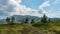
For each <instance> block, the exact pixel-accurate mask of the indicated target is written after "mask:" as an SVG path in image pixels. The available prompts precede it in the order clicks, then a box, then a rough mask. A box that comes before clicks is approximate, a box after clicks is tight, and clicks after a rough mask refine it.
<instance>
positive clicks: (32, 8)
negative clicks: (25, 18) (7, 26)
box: [0, 0, 60, 19]
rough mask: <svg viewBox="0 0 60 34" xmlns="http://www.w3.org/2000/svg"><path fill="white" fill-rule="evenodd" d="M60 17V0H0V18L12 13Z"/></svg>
mask: <svg viewBox="0 0 60 34" xmlns="http://www.w3.org/2000/svg"><path fill="white" fill-rule="evenodd" d="M44 13H45V14H46V15H47V16H48V17H49V18H60V0H0V19H4V18H6V17H10V16H13V15H30V16H38V17H41V16H42V15H43V14H44Z"/></svg>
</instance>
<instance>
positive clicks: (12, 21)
mask: <svg viewBox="0 0 60 34" xmlns="http://www.w3.org/2000/svg"><path fill="white" fill-rule="evenodd" d="M14 20H15V18H14V17H12V19H11V25H12V24H13V23H14Z"/></svg>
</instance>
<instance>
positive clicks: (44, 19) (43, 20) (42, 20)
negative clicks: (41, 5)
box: [41, 14, 47, 23]
mask: <svg viewBox="0 0 60 34" xmlns="http://www.w3.org/2000/svg"><path fill="white" fill-rule="evenodd" d="M41 22H43V23H46V22H47V16H46V15H45V14H44V15H43V17H42V18H41Z"/></svg>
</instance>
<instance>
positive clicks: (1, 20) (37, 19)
mask: <svg viewBox="0 0 60 34" xmlns="http://www.w3.org/2000/svg"><path fill="white" fill-rule="evenodd" d="M11 17H14V18H15V21H18V22H21V21H22V20H25V19H26V17H28V19H29V21H31V20H32V19H34V20H35V21H40V17H37V16H30V15H25V16H23V15H13V16H11ZM11 17H10V18H11ZM49 19H50V20H60V18H49ZM5 20H6V19H0V22H6V21H5Z"/></svg>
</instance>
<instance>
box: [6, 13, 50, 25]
mask: <svg viewBox="0 0 60 34" xmlns="http://www.w3.org/2000/svg"><path fill="white" fill-rule="evenodd" d="M28 20H29V19H28V17H26V19H25V21H22V22H23V23H28ZM14 21H15V18H14V17H12V18H9V17H7V18H6V22H7V23H8V24H9V25H13V23H14ZM40 22H41V23H48V22H50V19H48V17H47V16H46V15H45V14H44V15H43V17H41V20H40ZM30 23H31V24H33V23H35V21H34V19H32V20H31V22H30Z"/></svg>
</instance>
